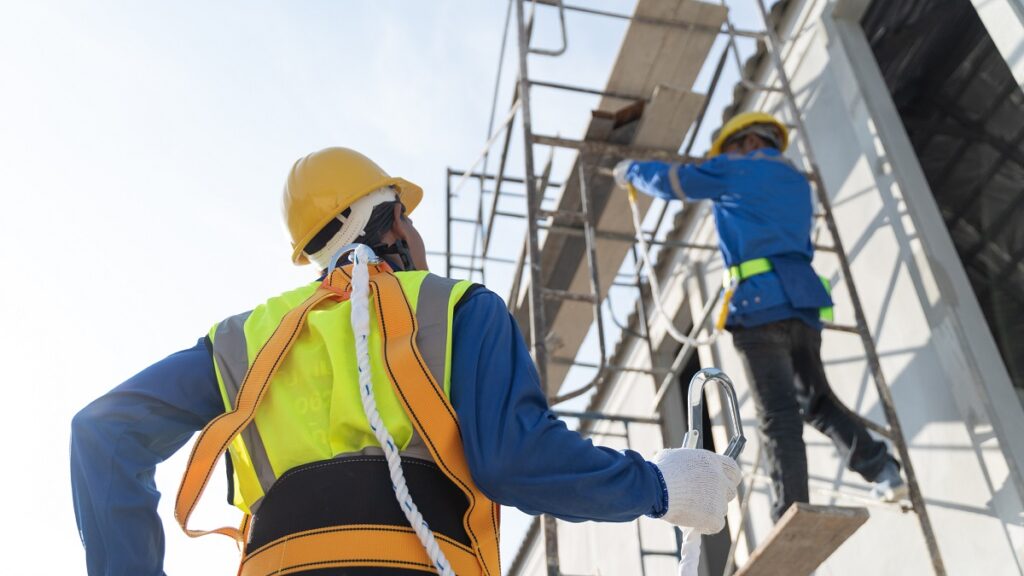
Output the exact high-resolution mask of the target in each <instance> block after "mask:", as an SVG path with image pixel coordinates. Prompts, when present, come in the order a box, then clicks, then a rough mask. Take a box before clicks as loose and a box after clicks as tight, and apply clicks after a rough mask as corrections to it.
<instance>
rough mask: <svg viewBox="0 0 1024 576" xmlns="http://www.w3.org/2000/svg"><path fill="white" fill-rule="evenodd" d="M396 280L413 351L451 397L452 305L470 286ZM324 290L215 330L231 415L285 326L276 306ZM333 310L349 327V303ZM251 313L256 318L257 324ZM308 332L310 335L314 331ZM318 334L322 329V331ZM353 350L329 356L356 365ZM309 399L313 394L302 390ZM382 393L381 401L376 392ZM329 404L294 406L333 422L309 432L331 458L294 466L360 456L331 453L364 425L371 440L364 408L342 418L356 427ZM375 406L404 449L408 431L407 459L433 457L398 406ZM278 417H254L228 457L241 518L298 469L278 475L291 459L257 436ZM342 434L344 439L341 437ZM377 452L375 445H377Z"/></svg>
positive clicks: (422, 278)
mask: <svg viewBox="0 0 1024 576" xmlns="http://www.w3.org/2000/svg"><path fill="white" fill-rule="evenodd" d="M396 277H398V278H399V279H400V283H401V285H402V288H403V292H404V293H405V295H406V298H407V299H408V300H409V302H410V304H411V305H414V306H415V315H416V322H417V325H418V332H417V335H416V345H417V347H418V348H419V350H420V353H421V354H422V356H423V360H424V362H425V363H426V365H427V369H428V370H429V371H430V373H431V375H432V376H433V377H434V380H435V381H436V382H437V383H438V384H439V385H441V386H442V387H443V389H444V392H445V394H446V395H447V393H448V391H449V378H448V372H449V364H450V339H449V332H450V330H451V321H452V314H453V312H454V306H455V304H456V303H458V300H459V299H460V298H461V297H462V295H463V294H464V293H465V291H466V290H467V289H468V288H469V286H470V285H471V284H470V283H469V282H465V281H463V282H460V281H457V280H451V279H448V278H443V277H440V276H436V275H433V274H429V273H426V272H399V273H397V274H396ZM319 284H320V283H319V282H318V283H315V284H312V285H309V286H306V287H304V288H301V289H299V290H295V291H292V292H290V293H286V294H284V295H282V296H280V297H278V298H279V299H284V303H285V304H286V305H285V306H278V305H276V304H275V302H274V301H275V299H271V300H270V301H268V303H267V304H265V305H264V306H263V307H261V308H257V310H256V311H250V312H245V313H243V314H239V315H236V316H232V317H230V318H228V319H226V320H224V321H222V322H220V323H219V324H217V325H215V326H214V327H213V329H212V330H211V331H210V339H211V341H212V345H213V346H212V347H213V357H214V360H215V362H214V364H215V371H216V374H217V379H218V383H219V384H220V387H221V393H222V395H223V400H224V403H225V408H226V410H228V411H230V410H232V409H234V408H235V405H234V403H235V397H236V396H237V394H238V388H239V386H240V385H241V382H242V380H243V379H244V377H245V374H246V372H247V371H248V369H249V365H250V360H251V358H250V357H255V352H257V351H258V350H259V349H260V347H262V346H263V343H264V342H265V341H266V339H267V338H269V336H270V335H271V333H272V331H273V329H274V328H276V326H277V324H278V322H279V321H280V318H278V317H277V316H279V315H280V314H275V313H273V312H270V311H269V310H270V309H272V308H275V307H276V308H278V309H279V311H286V309H290V308H291V307H294V305H295V303H293V302H291V301H292V300H296V301H301V299H304V298H306V297H308V296H309V294H311V293H312V292H313V291H314V290H315V289H316V287H317V286H318V285H319ZM296 303H297V302H296ZM334 305H335V306H345V307H346V310H345V313H344V314H339V315H337V317H338V319H339V321H344V322H345V323H346V327H347V326H348V325H347V322H348V313H347V306H348V305H349V304H348V303H347V302H345V303H343V304H334ZM257 311H258V312H257ZM254 313H256V317H255V318H254ZM315 313H316V312H314V314H315ZM253 322H255V323H256V324H258V326H254V325H253ZM306 329H307V330H308V329H309V327H307V328H306ZM320 329H321V330H322V328H320ZM371 331H376V326H374V325H373V323H371ZM247 334H248V338H247ZM304 336H305V335H304ZM378 336H379V335H378ZM305 344H306V345H314V344H318V345H321V346H322V345H323V344H324V338H321V339H320V340H312V341H310V340H308V339H307V341H306V342H305ZM303 345H304V342H303V340H302V337H300V340H299V341H298V342H297V343H296V345H295V346H296V348H300V347H302V346H303ZM351 348H352V349H351V350H342V351H338V352H335V353H333V354H325V355H326V356H340V357H341V358H343V359H346V358H351V363H352V365H353V366H354V365H355V350H354V347H351ZM332 352H333V351H332ZM293 353H294V351H293ZM377 356H379V355H377ZM330 368H331V367H330V364H329V360H324V361H322V363H321V365H320V366H318V367H316V368H313V369H312V370H328V371H329V370H330ZM317 374H319V375H322V374H321V373H319V372H317ZM375 376H377V375H375ZM342 377H343V376H341V375H337V374H336V375H334V383H335V384H337V383H338V382H337V381H338V378H342ZM381 377H382V376H381ZM385 381H386V379H385ZM375 388H376V387H375ZM272 390H273V389H272ZM387 390H388V393H390V394H391V395H392V396H393V392H391V391H390V387H388V389H387ZM305 392H308V390H305ZM278 394H285V392H284V391H283V390H282V391H280V392H278ZM297 394H299V393H297ZM357 394H358V393H357ZM378 394H380V391H379V390H378ZM307 396H308V394H307ZM271 398H273V392H272V393H271V395H270V397H269V398H268V401H270V399H271ZM313 403H326V404H327V405H328V406H327V408H326V409H325V408H324V406H320V407H319V408H316V409H313V408H311V407H310V406H309V405H310V404H313ZM330 403H331V397H330V395H328V397H327V398H326V399H324V398H322V397H320V396H310V397H309V398H306V397H301V398H297V399H296V402H295V403H294V404H295V409H296V410H300V411H301V410H302V409H303V408H306V409H309V411H310V413H311V417H312V418H313V419H316V417H317V416H320V417H324V416H326V415H329V416H330V417H331V419H330V421H324V422H322V423H323V424H324V426H321V427H320V428H321V429H317V430H314V431H313V432H310V431H309V430H306V434H307V439H308V438H312V437H316V438H317V439H318V440H317V441H316V444H317V445H318V446H319V447H320V448H321V449H322V450H324V451H326V452H323V453H320V454H318V455H312V454H310V455H309V456H308V457H307V458H305V460H306V461H303V462H294V463H293V464H295V465H297V464H303V463H307V462H310V461H318V460H323V459H328V458H332V457H336V456H341V455H345V454H349V453H352V452H355V451H358V450H359V449H361V448H362V447H356V446H351V445H348V446H347V447H345V448H342V449H341V450H340V451H338V452H336V453H332V452H335V451H334V450H332V447H333V446H336V445H340V446H346V443H347V442H349V438H348V437H347V436H346V433H348V435H351V433H352V430H354V429H358V428H359V427H360V424H362V427H363V428H365V433H366V436H367V437H372V432H371V431H370V430H369V428H368V425H366V424H365V417H364V416H363V415H362V406H361V405H360V404H358V403H357V404H355V405H353V406H352V410H353V411H354V412H355V413H356V414H357V415H353V414H352V413H348V412H344V411H342V415H345V414H348V415H349V416H354V417H353V418H349V420H358V421H359V422H354V421H353V422H344V423H338V422H336V421H335V420H336V418H335V417H336V416H338V415H337V414H336V413H335V412H336V411H335V410H334V409H333V408H332V407H331V406H330ZM265 404H266V403H265ZM349 404H351V403H349ZM378 404H379V407H380V408H381V414H382V417H383V418H385V422H386V423H387V424H388V427H389V429H391V430H392V433H393V435H394V436H395V439H396V442H399V443H400V444H402V442H403V440H402V439H400V438H399V436H400V432H399V430H405V431H406V433H405V438H407V439H408V441H407V442H405V445H404V446H403V453H407V454H410V455H413V456H416V457H420V458H426V459H430V455H429V452H428V451H427V450H426V448H425V447H424V446H423V444H422V440H421V439H420V438H419V437H418V435H417V434H416V432H415V429H414V428H413V427H412V424H411V423H410V422H409V421H408V417H407V416H406V415H405V414H404V413H403V412H402V410H401V407H400V405H399V404H398V402H397V400H394V401H393V402H392V404H391V406H392V409H390V410H388V409H387V406H388V404H387V403H386V402H383V401H382V399H380V398H379V399H378ZM280 413H281V411H280V410H279V411H278V414H277V417H276V419H275V420H274V421H273V422H267V421H261V418H260V416H261V412H258V413H257V416H256V418H255V419H254V420H253V421H252V422H251V423H250V424H249V425H248V426H246V428H245V429H244V430H243V432H242V433H241V434H240V435H239V437H237V438H236V439H235V440H234V441H233V442H232V443H231V446H230V454H231V459H232V468H233V470H234V474H235V478H234V481H233V483H232V485H233V488H234V491H233V492H234V493H233V495H232V501H233V503H234V504H235V505H236V506H238V507H239V508H241V509H242V510H243V511H244V512H247V513H255V512H256V511H257V509H258V507H259V504H260V502H261V500H262V496H263V495H264V494H266V493H268V492H269V491H270V488H271V486H273V484H274V482H275V481H276V480H277V478H278V477H279V476H280V475H281V474H283V473H284V472H286V471H287V469H290V468H292V467H294V465H287V466H285V467H284V468H285V469H278V470H277V471H276V472H275V469H274V462H277V463H278V465H279V468H281V465H280V462H281V461H282V460H285V461H288V462H290V463H292V462H291V461H292V460H294V458H282V456H283V455H282V454H281V452H282V450H281V448H278V453H277V454H276V456H275V457H274V458H272V457H271V454H268V444H267V443H266V442H264V438H263V437H261V434H260V428H261V426H263V427H264V434H266V433H268V432H267V428H268V427H270V426H272V425H280V420H281V418H280ZM294 419H295V420H296V421H299V420H301V419H302V415H298V414H297V415H295V417H294ZM396 420H400V421H402V425H403V426H404V428H403V427H401V426H394V427H393V422H394V421H396ZM323 428H328V429H323ZM339 429H340V432H339V431H338V430H339ZM335 436H339V437H340V439H339V438H335ZM267 440H268V441H272V440H275V439H271V438H268V439H267ZM308 445H309V443H308V442H307V444H306V446H307V447H308ZM372 446H375V444H373V445H372Z"/></svg>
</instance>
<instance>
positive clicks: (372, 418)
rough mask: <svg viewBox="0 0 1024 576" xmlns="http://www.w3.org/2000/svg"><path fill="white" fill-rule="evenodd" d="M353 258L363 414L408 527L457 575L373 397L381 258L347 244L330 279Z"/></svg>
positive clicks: (446, 575)
mask: <svg viewBox="0 0 1024 576" xmlns="http://www.w3.org/2000/svg"><path fill="white" fill-rule="evenodd" d="M348 253H351V254H352V256H351V258H352V297H351V302H352V314H351V316H352V333H353V335H354V336H355V341H356V358H357V361H358V366H359V395H360V396H361V397H362V400H363V412H365V413H366V419H367V420H369V422H370V429H371V430H373V433H374V435H375V436H376V437H377V442H379V443H380V446H381V448H383V450H384V456H385V458H386V459H387V462H388V471H389V472H390V473H391V484H392V487H393V488H394V489H395V498H397V499H398V505H399V507H400V508H401V509H402V512H404V513H405V517H406V518H407V519H408V520H409V524H410V525H411V526H412V529H413V530H414V531H415V532H416V536H417V537H419V539H420V543H422V544H423V547H424V548H425V549H426V551H427V555H428V556H429V557H430V561H431V562H432V563H433V564H434V567H435V568H437V572H438V573H439V574H441V575H442V576H455V572H454V571H452V568H451V564H450V563H449V562H448V559H447V558H445V556H444V552H442V551H441V547H440V546H439V545H438V543H437V540H436V539H435V538H434V533H433V532H431V531H430V527H429V526H427V521H426V520H424V519H423V514H421V513H420V511H419V508H417V507H416V504H415V503H413V501H412V496H411V495H410V494H409V488H408V486H406V484H405V475H404V474H403V473H402V459H401V457H400V456H399V454H398V447H397V446H396V445H395V441H394V439H393V438H392V437H391V433H390V432H388V429H387V427H385V426H384V420H383V419H381V417H380V412H378V411H377V401H376V399H374V395H373V381H372V378H371V372H370V347H369V334H370V274H369V271H368V270H367V265H368V264H369V263H374V264H376V263H379V262H380V259H379V258H377V255H376V254H374V253H373V250H371V249H370V248H369V247H368V246H364V245H363V244H348V245H346V246H344V247H342V248H341V250H338V252H337V253H336V254H335V255H334V257H332V258H331V264H330V266H329V267H328V269H327V274H328V276H329V275H330V274H331V272H333V271H334V268H335V266H337V263H338V260H340V259H341V257H342V256H344V255H345V254H348Z"/></svg>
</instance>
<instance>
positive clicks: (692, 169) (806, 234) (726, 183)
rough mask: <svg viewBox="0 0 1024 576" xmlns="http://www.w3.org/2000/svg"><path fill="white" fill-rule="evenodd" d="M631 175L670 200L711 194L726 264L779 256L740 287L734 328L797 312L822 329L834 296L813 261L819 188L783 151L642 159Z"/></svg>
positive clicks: (734, 304) (735, 301)
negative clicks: (815, 190) (690, 159)
mask: <svg viewBox="0 0 1024 576" xmlns="http://www.w3.org/2000/svg"><path fill="white" fill-rule="evenodd" d="M670 170H675V171H676V175H677V176H678V180H677V184H678V187H677V186H675V185H674V184H673V182H672V178H670V174H669V171H670ZM626 177H627V179H628V180H629V181H630V182H631V183H632V184H633V185H634V186H635V187H636V188H637V190H639V191H641V192H643V193H645V194H648V195H651V196H656V197H658V198H662V199H665V200H673V199H681V200H682V199H691V200H710V201H711V202H712V205H713V212H714V216H715V225H716V226H717V228H718V243H719V247H720V249H721V251H722V257H723V259H724V260H725V264H726V266H738V265H739V264H740V263H742V262H746V261H748V260H753V259H755V258H768V259H769V260H771V263H772V267H773V270H772V271H771V272H768V273H766V274H760V275H757V276H753V277H750V278H747V279H745V280H743V281H742V282H740V284H739V286H737V288H736V292H735V293H734V295H733V298H732V302H731V303H730V306H729V320H728V324H727V326H728V327H737V326H745V327H751V326H759V325H762V324H767V323H769V322H775V321H778V320H784V319H787V318H797V319H800V320H803V321H804V322H806V323H808V324H810V325H811V326H813V327H815V328H821V322H820V321H819V320H818V316H819V309H820V308H823V307H827V306H831V305H832V298H831V297H830V296H829V294H828V292H827V291H826V290H825V287H824V286H823V285H822V283H821V279H820V278H819V277H818V275H817V274H816V273H815V272H814V269H813V268H812V267H811V261H812V260H813V259H814V247H813V245H812V244H811V226H812V224H813V205H812V203H811V189H810V186H809V185H808V183H807V179H806V178H805V177H804V176H803V174H801V173H800V172H799V171H798V170H797V169H796V168H794V167H793V165H792V164H791V163H790V162H789V161H788V160H787V159H786V158H785V157H783V156H782V154H781V153H780V152H779V151H778V150H775V149H773V148H762V149H760V150H755V151H753V152H751V153H749V154H746V155H727V154H722V155H719V156H716V157H714V158H711V159H710V160H707V161H706V162H702V163H699V164H678V165H677V164H668V163H665V162H634V163H633V165H632V166H630V168H629V171H628V172H627V174H626Z"/></svg>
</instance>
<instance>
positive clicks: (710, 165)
mask: <svg viewBox="0 0 1024 576" xmlns="http://www.w3.org/2000/svg"><path fill="white" fill-rule="evenodd" d="M733 166H734V165H733V163H732V162H731V161H730V160H729V158H728V157H727V156H724V155H721V156H716V157H714V158H712V159H710V160H708V161H706V162H701V163H700V164H669V163H667V162H659V161H650V162H634V163H633V165H632V166H630V167H629V171H627V172H626V179H627V180H629V181H630V182H632V184H633V185H634V186H635V187H636V189H637V190H639V191H640V192H643V193H644V194H647V195H648V196H655V197H657V198H661V199H662V200H675V199H677V198H678V199H681V200H682V199H684V198H681V197H680V196H679V194H678V193H677V191H676V190H675V189H674V188H673V186H672V180H671V178H670V177H669V171H670V170H675V171H676V175H677V176H678V177H679V187H680V188H681V190H682V193H683V196H685V199H690V200H717V199H718V198H720V197H721V196H722V195H723V194H725V192H726V190H727V189H728V185H727V184H728V183H727V181H728V179H729V178H730V176H731V175H732V172H733V170H732V169H733Z"/></svg>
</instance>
